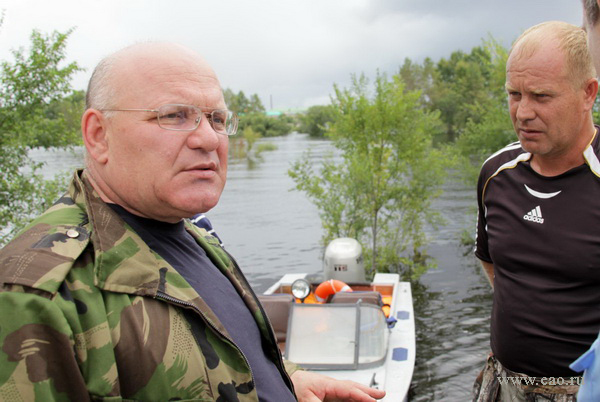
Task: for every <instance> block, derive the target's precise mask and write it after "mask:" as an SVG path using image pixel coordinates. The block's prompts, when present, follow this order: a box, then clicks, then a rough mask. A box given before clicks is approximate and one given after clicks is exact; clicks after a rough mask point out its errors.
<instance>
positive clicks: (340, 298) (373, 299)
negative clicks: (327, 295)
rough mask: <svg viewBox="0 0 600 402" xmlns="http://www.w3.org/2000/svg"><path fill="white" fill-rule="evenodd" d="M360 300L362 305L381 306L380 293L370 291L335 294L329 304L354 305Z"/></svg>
mask: <svg viewBox="0 0 600 402" xmlns="http://www.w3.org/2000/svg"><path fill="white" fill-rule="evenodd" d="M359 300H361V302H362V303H368V304H375V305H376V306H380V307H381V306H383V300H382V299H381V293H379V292H375V291H372V290H368V291H354V292H337V293H336V294H334V295H333V297H332V298H331V302H330V303H351V304H354V303H356V302H358V301H359Z"/></svg>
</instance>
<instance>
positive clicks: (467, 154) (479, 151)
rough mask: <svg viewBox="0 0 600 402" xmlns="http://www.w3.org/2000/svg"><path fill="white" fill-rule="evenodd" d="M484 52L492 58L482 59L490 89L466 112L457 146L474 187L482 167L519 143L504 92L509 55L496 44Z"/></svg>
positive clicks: (465, 174)
mask: <svg viewBox="0 0 600 402" xmlns="http://www.w3.org/2000/svg"><path fill="white" fill-rule="evenodd" d="M483 51H484V52H486V54H488V55H489V57H485V58H481V59H480V60H485V65H484V66H482V67H481V69H482V70H484V71H487V74H488V78H487V82H488V84H486V85H487V86H489V88H488V89H486V90H485V93H480V94H479V96H473V100H472V102H471V104H469V105H468V106H466V107H465V108H464V109H465V115H466V116H465V119H466V120H465V121H464V123H463V128H462V129H461V130H460V133H459V134H458V138H457V139H456V143H455V146H454V151H455V153H456V154H457V156H458V157H459V158H461V160H462V163H461V168H460V172H461V175H462V177H463V179H465V180H466V181H467V182H468V183H472V184H475V183H476V181H477V175H478V173H479V169H480V168H481V164H482V163H483V162H484V161H485V160H486V159H487V158H488V157H489V156H490V155H491V154H493V153H494V152H496V151H497V150H499V149H501V148H503V147H504V146H506V145H508V144H509V143H511V142H514V141H516V140H517V137H516V136H515V132H514V130H513V126H512V122H511V120H510V115H509V113H508V105H507V103H506V99H507V97H506V91H505V90H504V83H505V81H506V59H507V57H508V52H507V51H506V49H505V48H503V47H502V46H501V45H499V44H498V43H497V42H495V41H493V40H490V41H487V42H485V43H484V47H483ZM481 63H483V61H481ZM464 92H465V93H466V94H469V93H473V90H472V89H469V87H466V88H465V89H464Z"/></svg>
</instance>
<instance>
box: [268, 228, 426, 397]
mask: <svg viewBox="0 0 600 402" xmlns="http://www.w3.org/2000/svg"><path fill="white" fill-rule="evenodd" d="M323 267H324V269H323V273H322V274H316V275H315V274H311V275H309V274H307V273H288V274H285V275H284V276H283V277H282V278H281V279H279V280H278V281H277V282H276V283H275V284H274V285H272V286H271V287H270V288H269V289H267V290H266V291H265V292H264V293H263V294H262V295H260V296H259V298H260V300H261V303H262V304H263V308H264V310H265V312H266V313H267V315H268V316H269V319H270V321H271V324H272V326H273V329H274V331H275V334H276V336H277V341H278V345H279V347H280V349H281V350H282V352H283V354H284V357H285V358H286V359H288V360H290V361H293V362H295V363H297V364H299V365H300V366H301V367H303V368H304V369H306V370H313V371H318V372H320V373H322V374H325V375H328V376H330V377H334V378H337V379H345V380H353V381H356V382H359V383H362V384H365V385H368V386H370V387H375V388H378V389H383V390H385V391H386V397H385V398H384V399H383V400H385V401H406V400H407V395H408V390H409V388H410V383H411V379H412V375H413V370H414V365H415V352H416V348H415V323H414V311H413V304H412V293H411V286H410V283H409V282H403V281H400V276H399V275H398V274H392V273H376V274H375V275H374V277H373V279H372V280H371V281H367V280H365V272H364V266H363V257H362V248H361V246H360V244H359V243H358V242H357V241H356V240H354V239H350V238H341V239H335V240H333V241H332V242H331V243H330V244H329V245H328V246H327V248H326V250H325V258H324V264H323Z"/></svg>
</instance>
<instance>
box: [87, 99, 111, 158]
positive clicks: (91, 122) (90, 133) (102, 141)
mask: <svg viewBox="0 0 600 402" xmlns="http://www.w3.org/2000/svg"><path fill="white" fill-rule="evenodd" d="M107 125H108V121H107V120H106V118H105V117H104V115H103V114H102V112H100V111H99V110H96V109H87V110H86V111H85V112H84V113H83V116H82V117H81V135H82V136H83V143H84V145H85V147H86V149H87V151H88V154H89V155H90V157H91V158H92V159H94V160H95V161H96V162H98V163H100V164H105V163H106V162H107V161H108V136H107Z"/></svg>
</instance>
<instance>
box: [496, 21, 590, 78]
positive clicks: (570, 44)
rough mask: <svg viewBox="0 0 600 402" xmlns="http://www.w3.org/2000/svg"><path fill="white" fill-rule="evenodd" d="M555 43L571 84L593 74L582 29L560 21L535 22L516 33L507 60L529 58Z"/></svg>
mask: <svg viewBox="0 0 600 402" xmlns="http://www.w3.org/2000/svg"><path fill="white" fill-rule="evenodd" d="M551 41H552V42H555V43H556V45H557V47H558V49H559V50H560V51H561V52H562V56H563V57H564V60H565V69H566V71H565V73H566V74H567V75H568V76H569V78H570V79H571V82H572V83H573V85H574V87H579V86H581V85H583V84H584V83H586V82H587V81H588V80H589V79H590V78H594V77H595V76H596V70H595V68H594V64H593V61H592V56H591V55H590V52H589V49H588V46H587V38H586V34H585V31H584V30H583V29H582V28H581V27H578V26H575V25H572V24H568V23H566V22H562V21H549V22H543V23H541V24H538V25H535V26H533V27H531V28H529V29H528V30H526V31H525V32H523V33H522V34H521V36H519V38H517V40H516V41H515V43H514V44H513V46H512V49H511V51H510V53H509V55H508V56H509V63H510V61H511V60H513V59H515V58H521V57H525V58H530V57H531V56H532V55H533V54H534V53H536V52H537V51H538V50H539V49H541V48H542V47H543V46H546V45H548V43H549V42H551Z"/></svg>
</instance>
